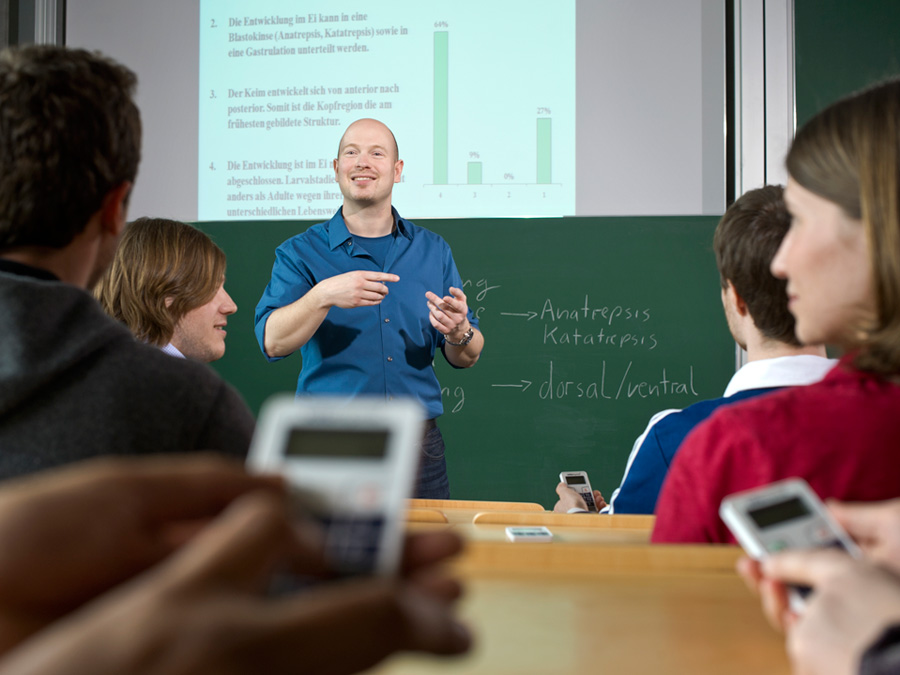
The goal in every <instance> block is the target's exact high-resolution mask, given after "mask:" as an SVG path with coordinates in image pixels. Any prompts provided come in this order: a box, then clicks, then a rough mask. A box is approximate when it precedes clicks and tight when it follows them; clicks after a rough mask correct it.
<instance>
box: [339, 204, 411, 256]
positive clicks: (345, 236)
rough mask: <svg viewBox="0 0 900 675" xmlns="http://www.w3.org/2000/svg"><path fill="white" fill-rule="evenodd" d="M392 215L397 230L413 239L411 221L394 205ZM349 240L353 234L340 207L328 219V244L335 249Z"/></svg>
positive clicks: (351, 239)
mask: <svg viewBox="0 0 900 675" xmlns="http://www.w3.org/2000/svg"><path fill="white" fill-rule="evenodd" d="M391 216H392V217H393V218H394V228H395V229H396V230H397V232H399V233H400V234H402V235H403V236H404V237H406V238H407V239H409V240H410V241H412V239H413V230H412V227H410V223H409V221H407V220H404V219H403V218H401V217H400V214H399V213H397V209H395V208H394V207H393V206H392V207H391ZM348 241H351V242H352V241H353V235H352V234H350V230H348V229H347V223H345V222H344V215H343V213H342V212H341V209H338V210H337V213H335V214H334V216H332V218H331V220H330V221H328V246H329V248H330V249H331V250H332V251H333V250H335V249H336V248H339V247H341V246H343V245H344V243H346V242H348Z"/></svg>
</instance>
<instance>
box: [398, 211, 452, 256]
mask: <svg viewBox="0 0 900 675" xmlns="http://www.w3.org/2000/svg"><path fill="white" fill-rule="evenodd" d="M400 221H401V222H402V224H403V227H404V228H406V230H407V232H408V233H409V234H410V236H411V237H412V238H413V239H414V240H415V239H417V238H420V237H421V240H422V241H426V242H429V243H434V244H438V245H440V246H444V247H446V248H448V249H449V248H450V245H449V244H448V243H447V241H446V240H445V239H444V238H443V237H442V236H441V235H439V234H438V233H437V232H434V231H432V230H429V229H428V228H427V227H423V226H421V225H416V224H415V223H414V222H412V221H411V220H407V219H406V218H403V217H402V216H401V217H400Z"/></svg>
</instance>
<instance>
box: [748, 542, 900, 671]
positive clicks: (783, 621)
mask: <svg viewBox="0 0 900 675" xmlns="http://www.w3.org/2000/svg"><path fill="white" fill-rule="evenodd" d="M762 575H763V579H764V581H763V582H762V583H761V585H760V590H761V591H762V595H763V607H764V609H765V610H766V612H767V615H768V618H769V620H770V622H772V623H773V624H774V625H776V626H777V625H780V626H781V627H782V628H783V629H785V630H786V631H787V651H788V654H789V656H790V657H791V661H792V662H793V665H794V672H797V673H818V674H820V675H828V674H829V673H835V675H837V674H839V673H840V674H842V673H857V672H860V670H859V669H860V661H861V659H862V657H863V654H864V652H865V651H866V650H867V649H868V648H869V647H870V646H871V645H872V644H873V643H874V642H875V641H876V640H877V639H878V638H879V637H880V636H881V635H882V634H883V633H884V632H885V630H886V629H888V628H889V627H891V626H895V625H897V624H898V623H900V579H898V578H897V577H896V576H894V575H893V574H891V573H890V572H888V571H886V570H883V569H881V568H879V567H876V566H875V565H874V564H873V563H872V562H870V561H866V560H855V559H853V558H851V557H850V556H848V555H847V554H846V553H844V552H842V551H837V550H835V549H827V550H806V551H799V550H798V551H789V552H786V553H780V554H778V555H775V556H772V557H770V558H767V559H766V560H765V561H763V563H762ZM786 584H798V585H804V586H811V587H812V588H814V589H815V591H814V592H813V593H812V594H811V595H810V596H809V598H807V601H806V607H805V608H804V610H803V612H802V614H800V615H797V614H794V613H793V612H791V611H790V610H789V609H788V608H787V606H786V605H785V604H784V603H783V599H784V594H783V593H779V594H777V596H776V595H775V593H776V591H778V590H779V589H778V588H777V587H776V585H777V586H780V588H781V589H783V588H784V585H786ZM884 672H888V671H884ZM890 672H895V671H893V670H892V671H890Z"/></svg>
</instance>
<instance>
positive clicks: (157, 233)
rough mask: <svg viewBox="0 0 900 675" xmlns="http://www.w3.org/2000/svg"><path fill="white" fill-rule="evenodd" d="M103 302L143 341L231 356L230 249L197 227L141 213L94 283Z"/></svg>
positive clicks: (194, 354) (201, 357)
mask: <svg viewBox="0 0 900 675" xmlns="http://www.w3.org/2000/svg"><path fill="white" fill-rule="evenodd" d="M94 295H95V296H96V297H97V299H98V300H99V301H100V304H101V305H103V309H105V310H106V312H107V313H108V314H109V315H110V316H111V317H113V318H114V319H118V320H119V321H121V322H122V323H124V324H125V325H126V326H128V328H129V329H130V330H131V332H132V333H134V335H135V337H137V338H138V339H139V340H142V341H144V342H147V343H149V344H152V345H155V346H157V347H160V348H161V349H162V350H163V351H164V352H166V353H167V354H170V355H172V356H177V357H182V358H185V357H186V358H189V359H194V360H195V361H202V362H203V363H209V362H211V361H216V360H217V359H220V358H222V357H223V356H224V355H225V335H226V332H225V327H226V326H227V325H228V317H229V316H230V315H231V314H234V313H235V312H236V311H237V305H235V304H234V301H233V300H232V299H231V296H230V295H228V292H227V291H226V290H225V253H223V252H222V249H220V248H219V247H218V246H216V245H215V244H214V243H213V241H212V239H210V238H209V237H208V236H207V235H206V234H205V233H203V232H201V231H200V230H198V229H197V228H195V227H191V226H190V225H187V224H186V223H181V222H178V221H176V220H168V219H165V218H138V219H137V220H135V221H134V222H132V223H129V225H128V226H127V227H126V228H125V234H124V235H122V240H121V242H119V247H118V249H117V250H116V256H115V258H114V259H113V261H112V264H111V265H110V266H109V267H108V268H107V270H106V273H105V274H104V275H103V277H102V278H101V279H100V282H99V283H98V284H97V286H95V287H94Z"/></svg>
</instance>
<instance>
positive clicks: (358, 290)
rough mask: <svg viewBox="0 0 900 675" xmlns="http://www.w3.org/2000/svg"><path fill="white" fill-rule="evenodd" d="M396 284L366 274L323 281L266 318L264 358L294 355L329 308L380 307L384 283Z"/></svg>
mask: <svg viewBox="0 0 900 675" xmlns="http://www.w3.org/2000/svg"><path fill="white" fill-rule="evenodd" d="M399 280H400V277H398V276H397V275H396V274H386V273H384V272H370V271H366V270H356V271H353V272H345V273H344V274H338V275H337V276H334V277H330V278H328V279H323V280H322V281H320V282H319V283H317V284H316V285H315V286H313V287H312V288H311V289H310V290H309V291H308V292H307V293H306V294H305V295H303V296H302V297H301V298H299V299H298V300H295V301H294V302H292V303H291V304H289V305H285V306H284V307H280V308H278V309H276V310H275V311H273V312H272V313H271V314H269V316H268V318H267V319H266V325H265V335H264V339H263V348H264V349H265V352H266V354H267V355H268V356H269V357H279V356H287V355H288V354H291V353H293V352H295V351H297V350H298V349H300V347H302V346H303V345H305V344H306V343H307V342H309V339H310V338H311V337H312V336H313V335H314V334H315V332H316V331H317V330H318V329H319V326H321V325H322V322H323V321H324V320H325V317H326V316H327V315H328V310H330V309H331V308H332V307H342V308H345V309H348V308H353V307H369V306H372V305H378V304H381V301H382V300H384V297H385V296H386V295H387V294H388V287H387V285H386V282H396V281H399Z"/></svg>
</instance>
